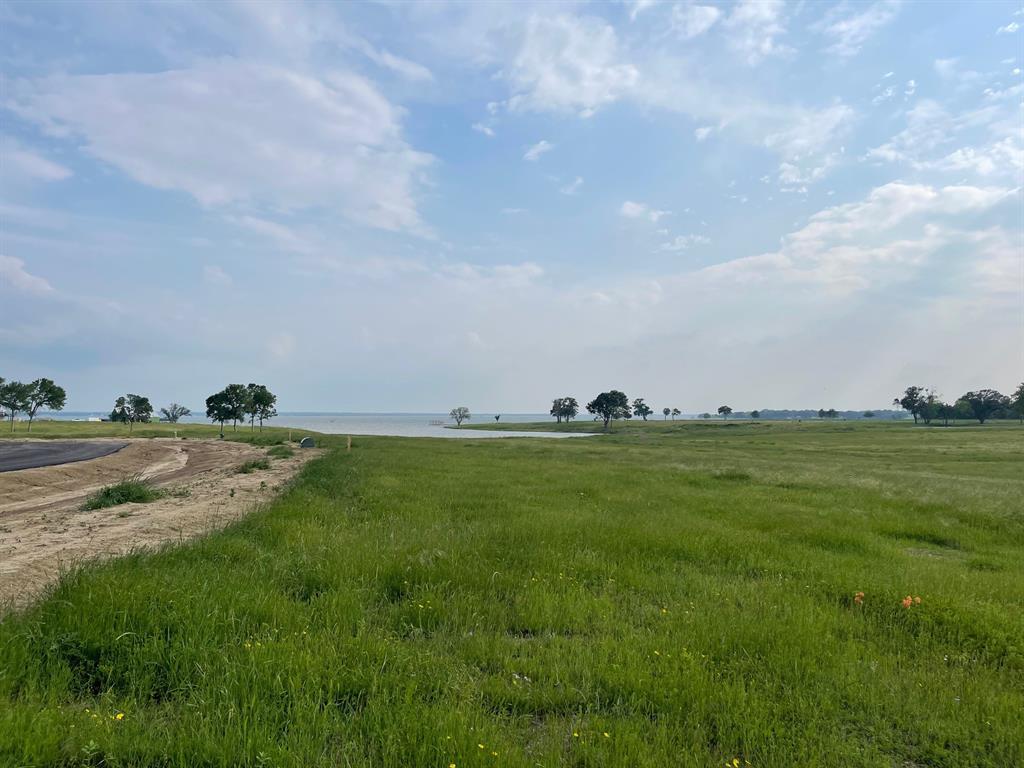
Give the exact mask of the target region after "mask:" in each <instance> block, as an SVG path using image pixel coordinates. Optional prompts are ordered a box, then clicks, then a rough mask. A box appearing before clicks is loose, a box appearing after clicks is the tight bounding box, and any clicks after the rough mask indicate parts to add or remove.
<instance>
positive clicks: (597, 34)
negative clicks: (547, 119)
mask: <svg viewBox="0 0 1024 768" xmlns="http://www.w3.org/2000/svg"><path fill="white" fill-rule="evenodd" d="M622 55H623V54H622V51H621V49H620V46H619V41H618V37H617V36H616V34H615V29H614V28H613V27H612V26H611V25H609V24H608V23H607V22H605V21H603V20H602V19H597V18H592V17H575V16H565V15H562V16H554V17H548V16H531V17H530V18H529V20H528V21H527V24H526V30H525V32H524V35H523V42H522V46H521V47H520V49H519V52H518V53H517V54H516V56H515V57H514V59H513V61H512V63H511V64H510V66H509V67H508V69H507V70H506V72H505V76H506V78H507V79H508V81H509V83H510V84H511V86H512V89H513V92H514V95H513V96H512V97H511V98H510V99H509V101H508V104H509V108H510V109H511V110H513V111H527V110H529V111H552V112H576V113H578V114H579V115H581V116H583V117H589V116H590V115H592V114H594V112H595V111H597V110H598V109H600V108H601V107H603V106H605V105H607V104H610V103H612V102H614V101H616V100H618V99H619V98H621V97H622V96H623V95H624V94H625V93H626V92H628V91H629V90H630V89H631V88H632V87H633V86H634V85H635V84H636V82H637V79H638V78H639V73H638V71H637V69H636V67H634V66H633V65H632V64H629V63H627V62H625V61H623V60H622Z"/></svg>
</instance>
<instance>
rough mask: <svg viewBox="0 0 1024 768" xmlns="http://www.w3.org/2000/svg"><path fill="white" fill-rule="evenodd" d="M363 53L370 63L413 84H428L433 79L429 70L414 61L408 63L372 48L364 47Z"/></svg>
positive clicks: (386, 52)
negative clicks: (388, 70)
mask: <svg viewBox="0 0 1024 768" xmlns="http://www.w3.org/2000/svg"><path fill="white" fill-rule="evenodd" d="M363 52H364V53H365V54H366V56H367V58H369V59H370V60H371V61H373V62H375V63H377V64H379V65H381V66H382V67H385V68H387V69H390V70H391V71H392V72H395V73H397V74H399V75H401V76H402V77H404V78H406V79H407V80H412V81H413V82H430V81H432V80H433V79H434V75H433V74H432V73H431V72H430V70H429V69H427V68H426V67H424V66H423V65H422V64H417V63H416V62H415V61H409V60H408V59H403V58H402V57H401V56H395V55H394V54H392V53H389V52H388V51H378V50H376V49H375V48H373V47H372V46H369V45H367V46H365V47H364V48H363Z"/></svg>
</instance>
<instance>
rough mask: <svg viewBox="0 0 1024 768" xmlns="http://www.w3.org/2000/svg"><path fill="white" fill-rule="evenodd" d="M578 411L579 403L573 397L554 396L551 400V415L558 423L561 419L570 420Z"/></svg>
mask: <svg viewBox="0 0 1024 768" xmlns="http://www.w3.org/2000/svg"><path fill="white" fill-rule="evenodd" d="M579 412H580V404H579V403H577V402H576V398H575V397H556V398H555V399H554V400H552V401H551V415H552V416H554V417H555V418H556V419H558V423H559V424H561V423H562V419H565V420H566V421H572V420H573V419H574V418H576V414H578V413H579Z"/></svg>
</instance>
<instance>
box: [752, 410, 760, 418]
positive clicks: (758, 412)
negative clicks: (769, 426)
mask: <svg viewBox="0 0 1024 768" xmlns="http://www.w3.org/2000/svg"><path fill="white" fill-rule="evenodd" d="M750 418H752V419H760V418H761V412H760V411H758V410H753V411H751V412H750Z"/></svg>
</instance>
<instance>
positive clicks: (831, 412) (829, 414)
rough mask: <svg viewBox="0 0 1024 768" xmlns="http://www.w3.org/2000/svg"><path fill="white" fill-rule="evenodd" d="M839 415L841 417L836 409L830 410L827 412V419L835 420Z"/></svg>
mask: <svg viewBox="0 0 1024 768" xmlns="http://www.w3.org/2000/svg"><path fill="white" fill-rule="evenodd" d="M838 415H839V413H838V412H837V411H836V409H835V408H829V409H828V410H827V411H825V418H826V419H834V418H836V417H837V416H838Z"/></svg>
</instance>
